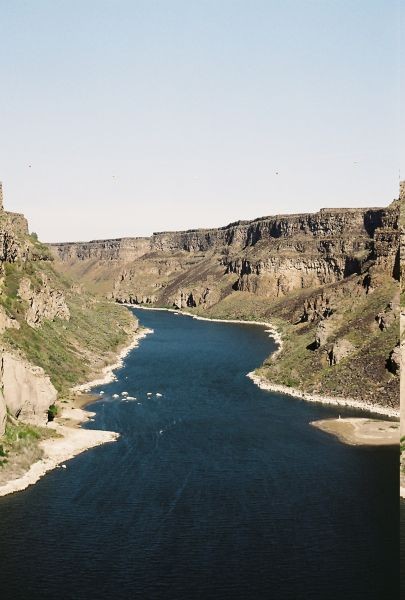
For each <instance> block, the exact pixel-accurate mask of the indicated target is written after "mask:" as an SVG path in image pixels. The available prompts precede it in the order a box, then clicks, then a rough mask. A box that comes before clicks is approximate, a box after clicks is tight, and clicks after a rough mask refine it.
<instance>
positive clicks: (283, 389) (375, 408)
mask: <svg viewBox="0 0 405 600" xmlns="http://www.w3.org/2000/svg"><path fill="white" fill-rule="evenodd" d="M126 306H128V307H131V308H140V309H142V310H163V311H168V312H171V313H178V314H179V315H185V316H188V317H192V318H193V319H197V320H200V321H212V322H217V323H245V324H248V325H261V326H264V327H267V331H268V333H269V334H270V336H271V337H272V338H273V339H274V341H275V342H276V343H277V345H278V348H277V350H276V352H274V353H273V354H272V358H273V360H274V358H275V357H276V356H277V354H279V352H281V350H282V347H283V339H282V336H281V334H280V332H279V331H278V329H277V328H276V327H275V326H274V325H273V323H268V322H265V321H241V320H238V319H210V318H207V317H200V316H199V315H194V314H193V313H189V312H187V311H180V310H176V309H172V308H154V307H149V306H141V305H137V304H126ZM247 377H249V378H250V379H251V380H252V381H253V383H255V384H256V385H257V386H259V387H260V388H261V389H263V390H268V391H272V392H277V393H279V394H285V395H287V396H293V397H295V398H300V399H301V400H305V401H306V402H317V403H320V404H329V405H332V406H341V407H350V408H357V409H359V410H362V411H366V412H369V413H373V414H376V415H382V416H385V417H390V418H399V410H396V409H393V408H389V407H385V406H380V405H379V404H373V403H366V402H363V401H361V400H356V399H354V398H345V397H337V396H325V395H321V394H310V393H308V392H304V391H302V390H300V389H298V388H292V387H288V386H284V385H280V384H277V383H272V382H270V381H269V380H268V379H265V378H264V377H261V376H260V375H257V373H255V372H254V371H252V372H250V373H248V374H247Z"/></svg>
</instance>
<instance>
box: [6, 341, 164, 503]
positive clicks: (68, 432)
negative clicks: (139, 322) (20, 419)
mask: <svg viewBox="0 0 405 600" xmlns="http://www.w3.org/2000/svg"><path fill="white" fill-rule="evenodd" d="M149 333H152V330H150V329H141V330H139V331H136V332H135V333H134V336H133V338H132V340H131V342H130V343H129V344H128V345H127V346H126V347H125V348H124V349H123V350H122V351H121V352H120V353H119V355H118V359H117V361H116V362H115V363H114V364H112V365H108V366H106V367H105V368H104V369H103V371H102V374H101V376H100V377H99V378H97V379H95V380H94V381H91V382H89V383H85V384H83V385H79V386H76V387H75V388H74V389H73V390H72V391H73V392H75V393H77V394H78V398H77V403H73V405H72V406H68V407H64V408H63V409H62V412H61V414H60V415H58V417H57V419H56V420H55V421H54V422H52V423H48V427H49V428H52V429H54V430H55V432H56V433H57V434H58V437H55V438H50V439H46V440H43V441H41V442H40V444H39V446H40V449H41V450H42V454H43V455H42V457H41V459H40V460H38V461H36V462H35V463H33V464H32V465H31V466H30V468H29V469H28V470H27V471H26V472H25V473H24V474H23V475H22V476H20V477H18V478H15V479H11V480H9V481H8V482H7V483H5V484H4V485H2V486H1V487H0V497H1V496H6V495H8V494H12V493H14V492H19V491H22V490H24V489H26V488H27V487H29V486H30V485H33V484H34V483H36V482H37V481H38V480H39V479H41V477H43V476H44V475H45V474H46V473H48V472H49V471H51V470H52V469H55V468H57V467H59V466H61V465H62V466H63V467H65V468H68V465H64V463H65V462H66V461H68V460H70V459H71V458H74V457H75V456H77V455H78V454H81V453H82V452H84V451H85V450H89V449H90V448H94V447H96V446H99V445H101V444H105V443H107V442H113V441H115V440H117V439H118V437H119V434H118V433H115V432H114V431H101V430H96V429H82V428H81V427H80V425H82V423H83V422H85V421H87V420H89V419H91V418H92V417H93V416H94V414H95V413H91V412H89V411H84V410H82V408H78V407H77V405H81V404H83V402H82V392H83V391H87V392H88V391H90V389H91V388H93V387H96V386H98V385H103V384H105V383H109V382H111V381H113V380H114V371H115V370H116V369H119V368H121V367H122V365H123V362H124V359H125V357H126V356H127V355H128V354H129V352H131V350H133V349H134V348H136V347H137V346H138V345H139V342H140V340H141V339H143V338H144V337H145V336H146V335H148V334H149ZM84 399H85V401H88V400H89V399H90V396H88V395H87V396H84Z"/></svg>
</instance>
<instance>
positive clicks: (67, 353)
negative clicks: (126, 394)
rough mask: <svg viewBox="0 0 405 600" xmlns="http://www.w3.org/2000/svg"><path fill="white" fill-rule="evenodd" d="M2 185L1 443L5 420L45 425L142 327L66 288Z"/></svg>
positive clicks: (104, 304) (111, 307) (115, 309)
mask: <svg viewBox="0 0 405 600" xmlns="http://www.w3.org/2000/svg"><path fill="white" fill-rule="evenodd" d="M53 262H54V259H53V256H52V255H51V253H50V252H49V249H48V248H47V247H46V246H44V245H43V244H41V243H40V242H39V241H38V239H37V237H36V235H35V234H33V235H30V234H29V230H28V223H27V220H26V219H25V217H24V216H23V215H21V214H17V213H11V212H6V211H5V210H4V208H3V192H2V186H1V183H0V436H1V435H3V433H4V431H5V427H6V422H7V419H9V420H11V421H12V422H13V423H16V422H17V421H22V422H24V423H32V424H34V425H45V424H46V423H47V421H48V410H49V407H50V406H52V405H54V404H55V402H56V401H57V398H58V396H59V397H60V398H67V397H68V396H69V389H70V387H71V385H74V384H77V383H82V382H83V381H86V380H87V379H90V378H91V377H92V375H93V374H95V373H97V372H98V370H99V369H100V368H101V367H103V366H104V365H105V364H106V362H107V363H108V362H109V361H112V359H113V356H114V352H115V351H116V350H117V348H118V347H119V346H120V345H122V344H123V343H125V342H126V341H128V340H129V338H130V336H131V335H132V333H133V330H134V329H135V328H136V326H137V322H136V320H134V319H133V317H132V315H130V313H129V312H128V311H123V310H122V309H121V310H120V309H119V307H117V306H115V305H113V304H111V303H109V302H106V301H100V300H99V299H96V298H94V297H92V296H90V295H88V294H85V293H83V294H82V295H80V296H79V295H78V294H77V286H71V285H70V284H68V283H66V282H65V281H64V280H63V279H62V278H61V277H60V275H59V274H58V273H57V272H56V271H55V270H54V268H53Z"/></svg>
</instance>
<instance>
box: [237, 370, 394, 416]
mask: <svg viewBox="0 0 405 600" xmlns="http://www.w3.org/2000/svg"><path fill="white" fill-rule="evenodd" d="M247 377H249V379H251V380H252V381H253V383H255V384H256V385H257V386H259V387H260V388H261V389H262V390H268V391H269V392H277V393H278V394H285V395H287V396H293V397H294V398H299V399H300V400H305V401H306V402H317V403H319V404H329V405H332V406H342V407H345V408H357V409H359V410H363V411H367V412H368V413H372V414H375V415H382V416H384V417H390V418H395V419H399V410H396V409H395V408H390V407H389V406H380V405H379V404H372V403H371V402H362V401H361V400H355V399H354V398H344V397H338V396H322V395H321V394H311V393H309V392H304V391H302V390H300V389H298V388H293V387H288V386H286V385H280V384H278V383H271V382H270V381H269V380H268V379H265V378H264V377H262V376H260V375H257V373H255V371H251V372H250V373H248V374H247Z"/></svg>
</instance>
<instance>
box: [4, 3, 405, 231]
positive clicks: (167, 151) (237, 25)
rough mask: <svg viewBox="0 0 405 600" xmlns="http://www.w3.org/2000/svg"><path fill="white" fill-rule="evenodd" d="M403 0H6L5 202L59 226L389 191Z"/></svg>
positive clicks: (191, 221)
mask: <svg viewBox="0 0 405 600" xmlns="http://www.w3.org/2000/svg"><path fill="white" fill-rule="evenodd" d="M401 3H402V7H403V2H402V0H395V1H394V0H278V1H276V0H249V1H248V0H244V1H240V0H198V1H197V0H110V1H108V0H35V1H33V0H26V1H23V0H0V23H1V36H0V73H1V90H2V91H1V94H0V130H1V138H2V143H1V148H0V178H1V179H2V180H3V184H4V189H5V194H6V197H5V203H6V207H7V208H8V209H9V210H15V211H21V212H24V213H25V214H26V216H27V217H28V218H29V221H30V226H31V229H32V230H34V231H37V232H38V234H39V235H40V237H41V238H42V239H43V240H46V241H63V240H76V239H90V238H103V237H118V236H122V235H149V234H150V233H151V232H152V231H158V230H163V229H183V228H191V227H207V226H217V225H224V224H226V223H228V222H230V221H234V220H237V219H249V218H254V217H257V216H262V215H268V214H274V213H282V212H298V211H299V212H302V211H315V210H318V209H319V208H320V207H324V206H366V205H374V206H375V205H384V204H387V203H388V202H390V201H391V199H393V198H394V197H396V196H397V190H398V180H399V168H400V164H399V163H400V150H399V143H398V139H399V135H398V131H399V121H400V114H399V106H400V98H399V87H400V86H399V73H400V60H399V55H400V51H399V39H400V8H401V6H400V5H401ZM402 139H404V136H403V134H402Z"/></svg>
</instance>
